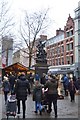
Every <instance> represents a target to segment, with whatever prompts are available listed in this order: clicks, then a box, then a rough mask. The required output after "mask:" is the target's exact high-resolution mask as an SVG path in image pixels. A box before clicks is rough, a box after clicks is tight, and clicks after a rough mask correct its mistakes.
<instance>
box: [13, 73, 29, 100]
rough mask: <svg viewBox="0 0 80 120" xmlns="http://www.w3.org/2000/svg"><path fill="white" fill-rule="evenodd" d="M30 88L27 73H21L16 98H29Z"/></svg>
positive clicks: (16, 87)
mask: <svg viewBox="0 0 80 120" xmlns="http://www.w3.org/2000/svg"><path fill="white" fill-rule="evenodd" d="M29 90H30V86H29V81H28V80H27V79H26V77H25V75H20V77H19V79H18V80H17V82H16V85H15V93H16V98H17V99H18V100H27V92H28V91H29Z"/></svg>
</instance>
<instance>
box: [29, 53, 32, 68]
mask: <svg viewBox="0 0 80 120" xmlns="http://www.w3.org/2000/svg"><path fill="white" fill-rule="evenodd" d="M31 59H32V58H31V54H30V55H29V69H30V67H31Z"/></svg>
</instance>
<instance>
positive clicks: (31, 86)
mask: <svg viewBox="0 0 80 120" xmlns="http://www.w3.org/2000/svg"><path fill="white" fill-rule="evenodd" d="M28 80H29V83H30V88H31V89H32V88H33V84H34V76H33V74H32V73H30V74H29V77H28Z"/></svg>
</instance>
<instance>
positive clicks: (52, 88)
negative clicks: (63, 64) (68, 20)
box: [44, 78, 58, 95]
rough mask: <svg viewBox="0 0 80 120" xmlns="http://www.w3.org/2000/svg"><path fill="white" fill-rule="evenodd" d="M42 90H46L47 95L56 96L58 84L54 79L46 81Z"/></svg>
mask: <svg viewBox="0 0 80 120" xmlns="http://www.w3.org/2000/svg"><path fill="white" fill-rule="evenodd" d="M44 88H45V89H46V88H48V94H56V95H58V90H57V88H58V82H57V80H56V79H53V78H51V79H50V80H48V81H47V82H46V84H45V86H44Z"/></svg>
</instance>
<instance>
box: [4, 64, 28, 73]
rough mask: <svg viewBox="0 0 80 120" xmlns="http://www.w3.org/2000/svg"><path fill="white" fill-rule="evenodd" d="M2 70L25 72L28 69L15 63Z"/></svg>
mask: <svg viewBox="0 0 80 120" xmlns="http://www.w3.org/2000/svg"><path fill="white" fill-rule="evenodd" d="M3 70H5V72H23V71H24V72H27V71H28V68H27V67H26V66H24V65H22V64H21V63H19V62H17V63H14V64H12V65H10V66H8V67H5V68H3Z"/></svg>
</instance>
